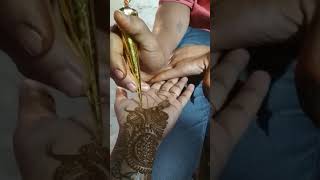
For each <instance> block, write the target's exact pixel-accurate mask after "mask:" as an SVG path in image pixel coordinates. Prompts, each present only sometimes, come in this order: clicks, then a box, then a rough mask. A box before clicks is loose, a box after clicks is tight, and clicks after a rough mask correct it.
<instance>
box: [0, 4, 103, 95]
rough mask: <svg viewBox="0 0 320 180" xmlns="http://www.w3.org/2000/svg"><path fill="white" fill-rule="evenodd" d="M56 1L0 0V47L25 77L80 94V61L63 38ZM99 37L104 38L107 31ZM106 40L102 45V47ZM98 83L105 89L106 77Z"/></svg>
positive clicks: (69, 93) (65, 91) (81, 75)
mask: <svg viewBox="0 0 320 180" xmlns="http://www.w3.org/2000/svg"><path fill="white" fill-rule="evenodd" d="M57 2H58V1H49V0H44V1H38V0H29V1H19V0H3V1H1V2H0V32H1V34H0V49H2V50H4V51H5V52H6V53H7V54H8V55H9V56H10V57H11V58H12V59H13V61H14V62H15V64H16V65H17V68H18V69H19V71H20V72H21V73H23V74H24V75H25V76H27V77H28V78H32V79H34V80H38V81H40V82H42V83H45V84H48V85H50V86H53V87H54V88H56V89H58V90H60V91H62V92H64V93H65V94H67V95H69V96H79V95H83V94H85V92H84V85H83V83H82V82H83V81H82V78H83V77H84V75H83V71H82V68H81V67H80V65H81V62H80V59H79V56H78V55H77V54H76V53H75V52H74V50H73V49H72V48H71V47H70V46H69V42H67V39H66V38H65V37H66V36H65V34H64V31H65V30H64V28H63V23H62V22H61V21H60V15H59V13H58V8H57ZM102 37H104V38H105V39H106V35H104V36H102ZM100 39H101V37H100ZM105 44H106V43H105V42H104V43H103V44H102V47H104V48H105ZM103 58H106V55H104V56H103ZM103 61H104V63H105V62H106V60H104V59H103ZM102 73H103V72H102ZM101 84H102V86H103V88H102V89H107V81H106V80H104V81H103V82H102V83H101ZM102 92H105V91H102Z"/></svg>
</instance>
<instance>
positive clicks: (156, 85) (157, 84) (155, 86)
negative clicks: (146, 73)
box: [151, 81, 165, 90]
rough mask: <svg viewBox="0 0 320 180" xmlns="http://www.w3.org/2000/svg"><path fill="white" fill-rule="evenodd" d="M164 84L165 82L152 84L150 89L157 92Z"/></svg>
mask: <svg viewBox="0 0 320 180" xmlns="http://www.w3.org/2000/svg"><path fill="white" fill-rule="evenodd" d="M164 83H165V81H160V82H157V83H154V84H153V85H152V86H151V89H155V90H159V89H160V88H161V86H162V85H163V84H164Z"/></svg>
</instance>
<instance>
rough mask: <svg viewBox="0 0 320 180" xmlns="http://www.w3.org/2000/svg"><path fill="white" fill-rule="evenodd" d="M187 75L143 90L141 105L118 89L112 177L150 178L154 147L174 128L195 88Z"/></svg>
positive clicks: (156, 147) (155, 149)
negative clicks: (190, 83) (187, 84)
mask: <svg viewBox="0 0 320 180" xmlns="http://www.w3.org/2000/svg"><path fill="white" fill-rule="evenodd" d="M186 83H187V78H182V79H180V80H178V79H172V80H169V81H167V82H164V81H162V82H159V83H156V84H153V85H152V86H151V89H150V90H149V91H147V92H144V94H143V98H142V106H140V104H139V101H138V99H137V98H135V99H129V98H128V97H127V94H126V91H124V90H123V89H120V88H118V89H117V94H116V96H117V97H116V102H115V112H116V116H117V119H118V122H119V127H120V128H119V134H118V138H117V143H116V145H115V147H114V149H113V151H112V155H111V175H112V179H122V178H127V179H132V178H133V179H135V178H137V176H139V175H140V176H143V177H139V179H140V178H141V179H150V178H151V177H150V176H151V173H152V166H153V162H154V159H155V155H156V152H157V149H158V147H159V145H160V143H161V141H162V140H163V138H164V137H165V136H166V135H167V134H168V133H169V131H170V130H171V129H172V128H173V126H174V125H175V123H176V121H177V120H178V117H179V115H180V113H181V111H182V108H183V107H184V106H185V105H186V103H187V102H188V100H189V99H190V97H191V94H192V92H193V90H194V85H189V86H188V87H187V88H186V89H185V90H184V91H183V92H182V89H183V88H184V86H185V85H186Z"/></svg>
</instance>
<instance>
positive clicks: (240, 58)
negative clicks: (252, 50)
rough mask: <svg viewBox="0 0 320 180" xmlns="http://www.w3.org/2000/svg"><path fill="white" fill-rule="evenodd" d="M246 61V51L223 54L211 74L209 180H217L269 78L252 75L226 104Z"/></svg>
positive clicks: (264, 90)
mask: <svg viewBox="0 0 320 180" xmlns="http://www.w3.org/2000/svg"><path fill="white" fill-rule="evenodd" d="M248 59H249V55H248V53H247V52H246V51H243V50H235V51H233V52H230V53H229V54H227V55H226V56H225V58H224V59H223V60H222V61H221V63H220V64H218V65H217V66H216V67H214V69H213V72H212V73H211V79H212V86H211V89H210V95H211V97H210V100H211V102H212V104H213V107H214V108H213V109H214V112H213V113H214V114H213V117H214V119H213V120H212V123H211V129H210V137H211V140H210V141H211V142H210V144H211V148H210V151H211V155H210V157H211V162H212V163H213V166H211V167H212V168H213V169H212V170H211V172H214V173H213V179H217V178H218V177H219V175H220V173H221V171H222V170H223V168H224V166H225V164H226V163H227V161H228V157H229V155H230V154H231V153H232V150H233V148H234V147H235V146H236V144H237V143H238V141H239V139H240V138H241V136H242V134H243V133H244V132H245V131H246V129H247V127H248V126H249V124H250V122H251V121H252V120H253V119H254V117H255V115H256V113H257V111H258V110H259V107H260V105H261V103H262V101H263V99H264V97H265V95H266V94H267V91H268V87H269V83H270V77H269V75H268V74H266V73H265V72H255V73H253V74H252V75H251V77H250V78H249V79H248V81H247V83H246V84H245V85H244V86H243V87H242V88H241V90H240V92H239V93H238V95H237V96H236V97H235V98H233V99H232V100H231V102H228V103H226V101H227V98H228V95H229V92H230V91H231V90H232V88H233V86H234V84H235V82H236V81H237V79H238V76H239V74H240V72H241V71H242V70H243V69H244V68H245V67H246V64H247V63H248ZM222 107H223V108H222Z"/></svg>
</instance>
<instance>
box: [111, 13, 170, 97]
mask: <svg viewBox="0 0 320 180" xmlns="http://www.w3.org/2000/svg"><path fill="white" fill-rule="evenodd" d="M114 18H115V21H116V22H117V24H118V27H119V28H120V29H121V30H122V31H124V32H126V33H128V34H129V35H131V37H132V38H133V39H134V40H135V41H136V42H137V43H138V47H139V54H140V66H141V71H142V78H143V80H145V81H147V80H148V79H150V77H151V74H153V73H155V72H157V71H158V70H159V69H161V68H162V67H163V66H164V65H165V59H164V55H163V52H162V50H161V48H160V46H159V44H158V41H157V39H156V37H155V36H154V35H153V34H152V32H151V31H150V30H149V29H148V27H147V25H146V24H145V23H144V22H143V21H142V20H141V19H140V18H139V17H133V16H126V15H124V14H123V13H122V12H120V11H115V13H114ZM117 30H118V29H117ZM118 31H119V30H118ZM118 34H120V32H117V33H113V32H111V34H110V44H111V48H110V49H111V52H110V55H111V61H110V65H111V76H112V78H113V79H114V80H115V82H116V84H117V85H118V86H121V87H124V88H127V89H129V90H131V91H135V90H136V88H137V87H135V83H134V82H135V81H134V80H133V76H132V74H131V73H130V71H129V67H128V66H127V65H126V62H125V59H124V56H123V43H122V41H121V37H120V36H119V35H118ZM143 87H144V89H145V90H148V88H149V87H148V86H147V84H146V83H144V84H143Z"/></svg>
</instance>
